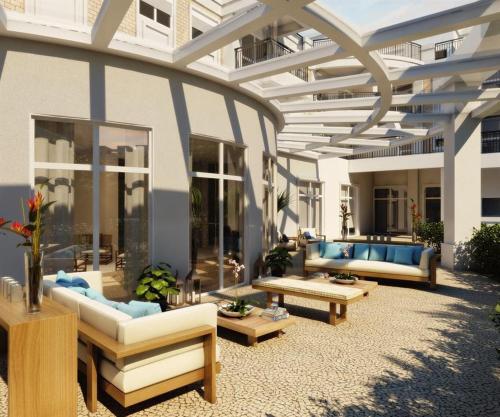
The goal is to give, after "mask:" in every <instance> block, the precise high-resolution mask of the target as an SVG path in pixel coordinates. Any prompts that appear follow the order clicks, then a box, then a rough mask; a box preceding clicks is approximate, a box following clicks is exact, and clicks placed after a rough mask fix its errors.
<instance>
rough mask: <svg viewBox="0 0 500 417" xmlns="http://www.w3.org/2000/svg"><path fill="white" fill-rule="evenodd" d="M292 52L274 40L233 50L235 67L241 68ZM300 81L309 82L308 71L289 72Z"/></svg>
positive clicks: (296, 70) (301, 69)
mask: <svg viewBox="0 0 500 417" xmlns="http://www.w3.org/2000/svg"><path fill="white" fill-rule="evenodd" d="M293 53H294V51H293V50H292V49H290V48H289V47H288V46H286V45H283V44H282V43H280V42H278V41H277V40H275V39H265V40H263V41H257V42H254V43H253V44H252V45H247V46H240V47H239V48H236V49H235V50H234V58H235V67H236V68H241V67H246V66H247V65H252V64H256V63H257V62H263V61H267V60H269V59H273V58H278V57H280V56H285V55H290V54H293ZM289 72H290V74H293V75H295V76H296V77H298V78H300V79H301V80H304V81H308V80H309V69H308V68H307V67H305V68H297V69H294V70H291V71H289Z"/></svg>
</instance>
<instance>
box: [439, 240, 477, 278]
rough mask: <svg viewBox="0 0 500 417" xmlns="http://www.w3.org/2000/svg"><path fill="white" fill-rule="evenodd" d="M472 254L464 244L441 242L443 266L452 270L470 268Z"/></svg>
mask: <svg viewBox="0 0 500 417" xmlns="http://www.w3.org/2000/svg"><path fill="white" fill-rule="evenodd" d="M469 264H470V255H469V253H468V252H467V248H466V247H465V246H464V245H463V244H452V243H441V266H442V267H443V268H446V269H450V270H452V271H466V270H467V269H469Z"/></svg>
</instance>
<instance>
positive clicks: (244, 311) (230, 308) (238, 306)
mask: <svg viewBox="0 0 500 417" xmlns="http://www.w3.org/2000/svg"><path fill="white" fill-rule="evenodd" d="M229 263H230V264H231V265H233V277H234V286H235V289H234V291H235V297H234V301H231V302H230V303H223V304H220V305H219V311H220V312H221V314H224V315H225V316H228V317H239V318H243V317H245V316H248V315H249V314H250V313H251V312H252V310H253V309H254V308H255V307H254V306H253V305H250V304H248V303H247V302H246V301H245V300H244V299H240V298H239V297H238V284H239V281H240V279H239V278H240V272H241V271H243V270H244V269H245V265H240V264H239V263H238V262H237V261H235V260H234V259H231V260H230V261H229Z"/></svg>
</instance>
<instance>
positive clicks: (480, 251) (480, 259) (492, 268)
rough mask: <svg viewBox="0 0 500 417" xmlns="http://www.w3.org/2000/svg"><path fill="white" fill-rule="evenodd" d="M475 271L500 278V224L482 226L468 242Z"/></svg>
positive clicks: (475, 230) (472, 267)
mask: <svg viewBox="0 0 500 417" xmlns="http://www.w3.org/2000/svg"><path fill="white" fill-rule="evenodd" d="M466 246H467V249H468V252H469V256H470V262H471V265H470V267H471V269H472V270H473V271H476V272H479V273H484V274H491V275H495V276H497V277H498V276H500V224H491V225H486V224H482V225H481V227H480V228H479V229H474V231H473V233H472V238H471V239H470V240H469V242H467V245H466Z"/></svg>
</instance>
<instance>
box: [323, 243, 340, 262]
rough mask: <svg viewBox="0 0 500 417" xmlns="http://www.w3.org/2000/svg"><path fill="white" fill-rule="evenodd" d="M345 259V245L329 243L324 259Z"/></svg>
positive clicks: (324, 252)
mask: <svg viewBox="0 0 500 417" xmlns="http://www.w3.org/2000/svg"><path fill="white" fill-rule="evenodd" d="M343 257H344V245H343V244H342V243H327V244H326V245H325V250H324V251H323V258H326V259H342V258H343Z"/></svg>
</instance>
